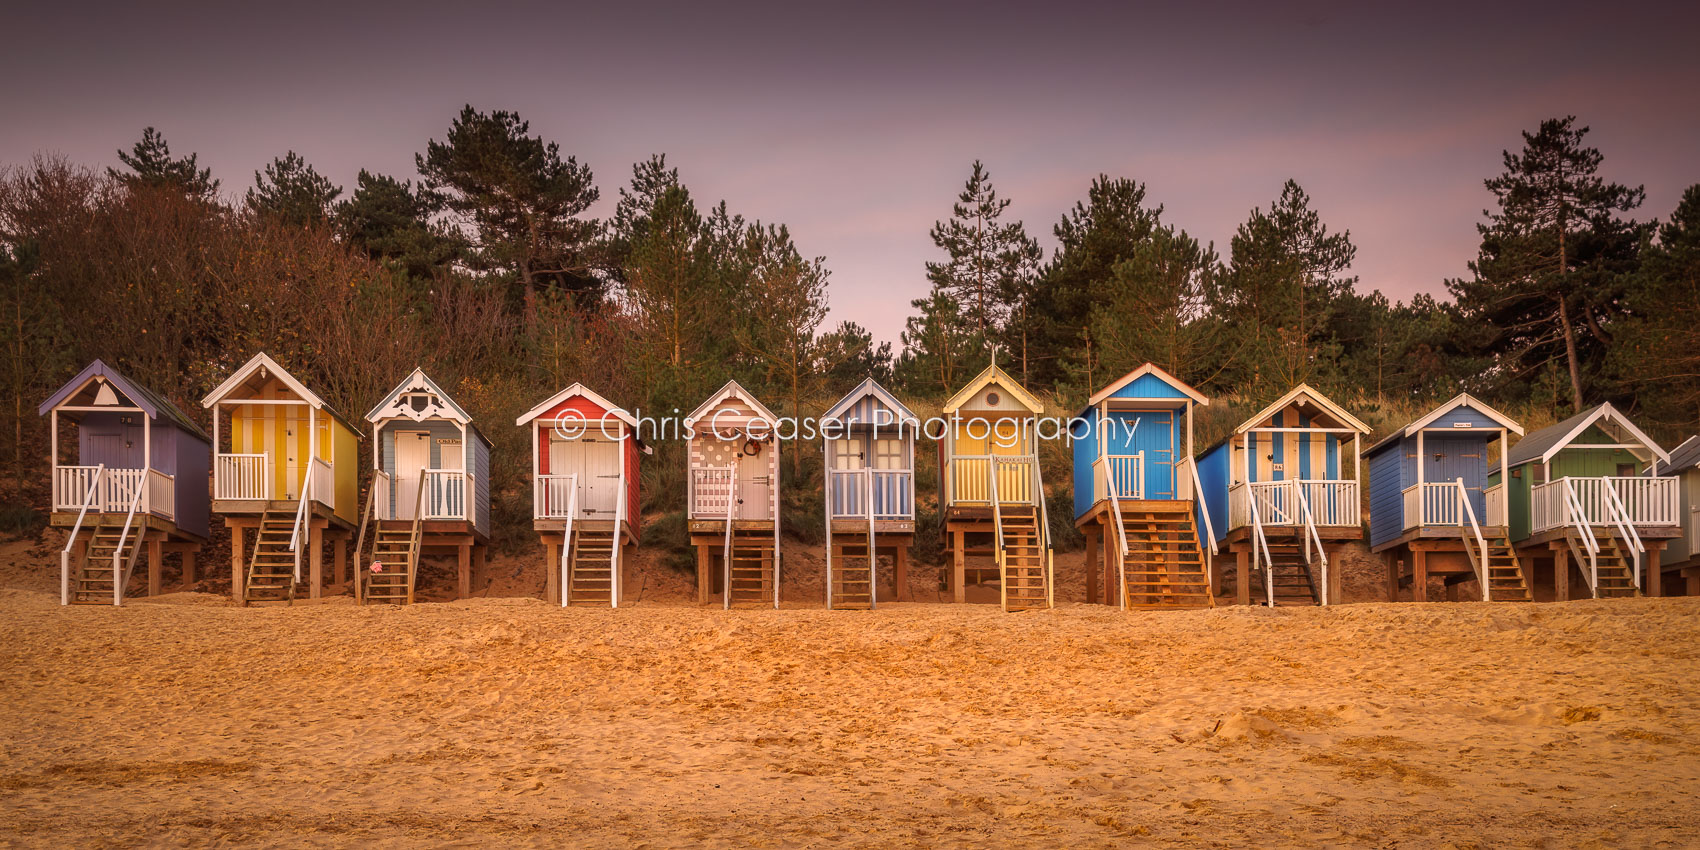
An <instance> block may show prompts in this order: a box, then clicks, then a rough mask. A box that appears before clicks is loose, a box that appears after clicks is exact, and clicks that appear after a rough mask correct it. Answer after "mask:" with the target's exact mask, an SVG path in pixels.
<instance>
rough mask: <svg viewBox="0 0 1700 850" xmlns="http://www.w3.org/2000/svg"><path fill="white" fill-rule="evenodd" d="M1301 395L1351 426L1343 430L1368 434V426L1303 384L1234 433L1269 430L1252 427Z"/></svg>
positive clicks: (1322, 429) (1302, 429)
mask: <svg viewBox="0 0 1700 850" xmlns="http://www.w3.org/2000/svg"><path fill="white" fill-rule="evenodd" d="M1301 395H1304V396H1308V397H1309V398H1310V400H1311V401H1312V402H1314V403H1315V404H1316V406H1317V407H1320V408H1322V409H1323V410H1324V411H1326V412H1327V413H1328V415H1330V416H1332V417H1334V418H1335V419H1338V420H1339V421H1341V422H1344V423H1346V424H1347V425H1348V426H1351V427H1350V428H1348V429H1344V430H1346V431H1348V432H1349V431H1352V430H1356V431H1359V432H1362V433H1364V434H1368V433H1369V432H1370V427H1369V426H1368V425H1365V424H1364V423H1363V422H1362V421H1361V420H1359V419H1358V418H1357V417H1356V416H1353V415H1352V414H1350V413H1348V412H1346V409H1345V408H1343V407H1341V406H1340V405H1338V404H1335V403H1334V402H1333V400H1331V399H1329V398H1328V397H1327V396H1325V395H1323V394H1322V393H1319V392H1317V391H1316V388H1315V387H1312V386H1311V385H1310V384H1303V383H1301V384H1299V385H1298V386H1296V387H1293V388H1292V389H1291V390H1288V391H1287V394H1286V395H1284V396H1281V397H1280V398H1278V399H1276V400H1275V401H1274V402H1273V403H1271V404H1270V405H1269V406H1268V407H1265V408H1263V409H1262V410H1260V411H1258V412H1257V415H1256V416H1253V417H1251V418H1250V419H1247V420H1246V421H1244V422H1242V423H1240V426H1239V427H1238V428H1235V429H1234V432H1235V433H1240V434H1243V433H1248V432H1250V431H1257V430H1269V429H1266V428H1262V429H1260V428H1256V427H1254V426H1256V425H1257V423H1259V422H1262V421H1263V420H1265V419H1268V418H1269V417H1271V416H1274V415H1275V414H1276V413H1277V412H1278V411H1280V410H1282V409H1284V408H1286V407H1287V405H1289V404H1292V403H1293V402H1294V401H1296V400H1297V399H1298V398H1299V396H1301ZM1294 430H1298V431H1339V430H1342V429H1337V428H1297V429H1294Z"/></svg>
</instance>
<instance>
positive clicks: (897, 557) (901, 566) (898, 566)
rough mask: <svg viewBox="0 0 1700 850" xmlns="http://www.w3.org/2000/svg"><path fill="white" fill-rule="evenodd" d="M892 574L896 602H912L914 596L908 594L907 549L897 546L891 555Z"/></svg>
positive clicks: (903, 546)
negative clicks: (894, 582) (893, 574)
mask: <svg viewBox="0 0 1700 850" xmlns="http://www.w3.org/2000/svg"><path fill="white" fill-rule="evenodd" d="M892 572H893V573H895V576H894V578H895V580H896V583H897V587H896V588H895V590H896V591H897V601H899V602H914V601H915V595H914V594H912V593H910V592H909V547H908V546H905V545H898V546H897V547H896V551H895V552H894V553H893V555H892Z"/></svg>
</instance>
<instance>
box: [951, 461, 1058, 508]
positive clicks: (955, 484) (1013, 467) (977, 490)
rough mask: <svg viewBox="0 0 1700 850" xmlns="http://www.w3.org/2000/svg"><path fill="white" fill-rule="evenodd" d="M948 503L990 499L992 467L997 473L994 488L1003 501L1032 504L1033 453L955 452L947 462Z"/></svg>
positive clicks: (988, 502) (990, 501)
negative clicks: (982, 453)
mask: <svg viewBox="0 0 1700 850" xmlns="http://www.w3.org/2000/svg"><path fill="white" fill-rule="evenodd" d="M946 466H947V467H948V470H947V472H946V475H945V482H946V484H947V485H948V486H949V492H947V493H946V494H945V502H946V503H947V504H963V503H976V502H978V503H984V504H991V503H992V497H993V493H992V483H991V476H992V470H993V469H994V468H995V469H996V470H997V475H998V478H999V480H998V486H997V489H998V491H999V492H1001V493H1002V494H1003V495H1002V498H1003V501H1004V504H1022V505H1025V504H1032V503H1033V502H1032V494H1033V480H1034V469H1035V468H1036V466H1037V460H1036V459H1035V457H1034V456H1033V455H957V456H956V457H953V458H951V459H950V461H949V462H948V463H947V464H946Z"/></svg>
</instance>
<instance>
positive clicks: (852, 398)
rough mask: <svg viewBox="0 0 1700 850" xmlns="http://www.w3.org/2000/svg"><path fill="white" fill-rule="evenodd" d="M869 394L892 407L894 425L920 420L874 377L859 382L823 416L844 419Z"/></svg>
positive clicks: (822, 416)
mask: <svg viewBox="0 0 1700 850" xmlns="http://www.w3.org/2000/svg"><path fill="white" fill-rule="evenodd" d="M868 396H873V397H874V398H876V399H878V400H879V402H880V404H883V405H885V406H886V407H887V408H890V410H891V412H892V413H895V414H897V422H894V423H892V424H894V425H896V424H900V423H906V422H919V421H920V417H918V416H916V415H915V411H913V410H910V409H909V407H908V406H907V405H905V404H904V403H903V402H901V401H898V400H897V396H894V395H892V394H891V391H889V390H887V389H886V388H885V387H882V386H880V384H879V381H876V380H874V379H873V378H867V379H865V380H863V381H862V382H861V383H860V384H857V385H856V388H855V389H853V390H851V391H850V392H849V393H847V394H846V395H845V396H844V397H843V398H841V399H839V400H838V403H837V404H834V405H833V406H832V407H830V408H828V409H827V411H826V412H825V413H823V414H821V418H822V419H843V418H844V416H845V414H847V413H849V412H850V409H851V408H852V407H854V406H855V405H856V402H859V401H861V400H862V399H864V398H867V397H868Z"/></svg>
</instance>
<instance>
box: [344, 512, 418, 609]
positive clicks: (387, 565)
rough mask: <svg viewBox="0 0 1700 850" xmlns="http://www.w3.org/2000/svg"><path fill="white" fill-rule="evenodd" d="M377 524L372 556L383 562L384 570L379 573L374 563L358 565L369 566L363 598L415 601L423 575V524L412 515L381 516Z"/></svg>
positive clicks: (400, 602)
mask: <svg viewBox="0 0 1700 850" xmlns="http://www.w3.org/2000/svg"><path fill="white" fill-rule="evenodd" d="M374 524H375V525H376V529H375V530H374V531H373V535H374V538H373V541H372V560H373V561H377V562H378V563H379V564H381V565H383V568H384V570H383V572H377V573H375V572H372V565H371V564H370V563H366V564H360V565H357V566H358V567H359V568H360V569H362V570H365V580H366V590H365V593H364V594H362V596H361V602H362V604H366V605H370V604H373V603H377V604H381V605H411V604H413V589H414V585H415V584H416V583H417V581H418V577H419V538H420V534H419V529H420V525H419V523H417V522H414V521H413V520H410V519H404V520H377V521H376V522H375V523H374ZM361 560H365V559H364V558H362V559H361Z"/></svg>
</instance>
